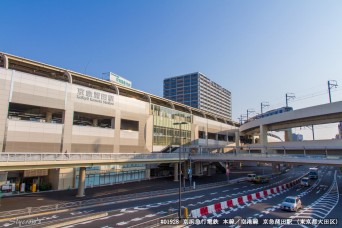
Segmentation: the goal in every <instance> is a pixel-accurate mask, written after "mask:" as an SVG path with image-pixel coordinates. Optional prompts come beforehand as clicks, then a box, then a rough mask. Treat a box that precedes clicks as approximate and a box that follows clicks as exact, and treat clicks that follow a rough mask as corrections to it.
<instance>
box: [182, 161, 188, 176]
mask: <svg viewBox="0 0 342 228" xmlns="http://www.w3.org/2000/svg"><path fill="white" fill-rule="evenodd" d="M183 175H184V178H186V179H187V178H188V162H184V163H183Z"/></svg>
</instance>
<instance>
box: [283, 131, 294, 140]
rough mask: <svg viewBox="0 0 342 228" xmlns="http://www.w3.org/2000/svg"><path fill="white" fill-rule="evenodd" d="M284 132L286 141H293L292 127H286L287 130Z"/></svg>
mask: <svg viewBox="0 0 342 228" xmlns="http://www.w3.org/2000/svg"><path fill="white" fill-rule="evenodd" d="M284 134H285V137H284V138H285V142H291V141H293V140H292V129H291V128H289V129H286V130H285V131H284Z"/></svg>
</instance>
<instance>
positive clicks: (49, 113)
mask: <svg viewBox="0 0 342 228" xmlns="http://www.w3.org/2000/svg"><path fill="white" fill-rule="evenodd" d="M51 120H52V112H46V116H45V122H47V123H51Z"/></svg>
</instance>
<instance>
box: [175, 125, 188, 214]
mask: <svg viewBox="0 0 342 228" xmlns="http://www.w3.org/2000/svg"><path fill="white" fill-rule="evenodd" d="M183 124H188V123H187V122H176V123H173V125H179V136H180V137H179V164H178V169H179V170H178V173H179V193H178V196H179V198H178V200H179V202H178V217H179V220H181V219H182V204H181V198H182V192H181V189H182V174H181V170H182V163H181V152H182V151H181V148H182V125H183Z"/></svg>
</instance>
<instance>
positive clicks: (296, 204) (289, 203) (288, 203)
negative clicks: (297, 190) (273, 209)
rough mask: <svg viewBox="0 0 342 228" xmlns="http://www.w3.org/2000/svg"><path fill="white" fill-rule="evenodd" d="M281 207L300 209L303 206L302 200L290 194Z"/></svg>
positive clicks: (288, 209) (289, 209) (284, 208)
mask: <svg viewBox="0 0 342 228" xmlns="http://www.w3.org/2000/svg"><path fill="white" fill-rule="evenodd" d="M280 208H281V209H282V210H285V211H298V210H299V209H300V208H302V201H301V200H300V199H299V197H297V196H288V197H286V198H285V199H284V201H283V202H282V203H281V206H280Z"/></svg>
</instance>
